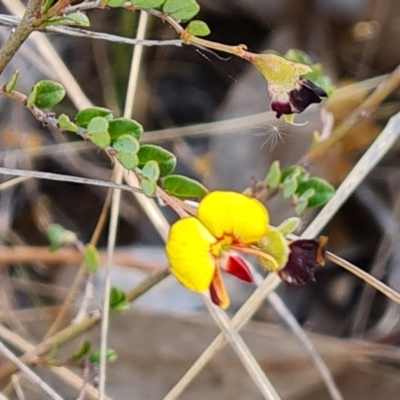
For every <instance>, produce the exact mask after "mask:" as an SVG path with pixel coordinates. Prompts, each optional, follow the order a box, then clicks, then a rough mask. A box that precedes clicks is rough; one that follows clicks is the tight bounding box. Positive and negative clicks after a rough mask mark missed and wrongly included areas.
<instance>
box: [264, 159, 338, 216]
mask: <svg viewBox="0 0 400 400" xmlns="http://www.w3.org/2000/svg"><path fill="white" fill-rule="evenodd" d="M265 182H266V184H267V186H268V188H269V189H272V190H281V191H282V195H283V197H284V198H285V199H291V200H292V203H293V204H294V206H295V211H296V213H297V214H299V215H300V214H303V213H304V212H305V211H306V210H307V209H309V208H316V207H321V206H323V205H324V204H326V203H327V202H328V201H329V200H330V199H331V197H332V196H333V195H334V193H335V189H334V187H333V186H332V185H331V184H330V183H328V182H327V181H325V180H324V179H322V178H316V177H310V174H309V173H308V172H307V171H306V170H305V169H304V168H303V167H300V166H298V165H292V166H290V167H288V168H286V169H285V170H283V171H282V170H281V168H280V164H279V161H274V162H273V163H272V164H271V166H270V169H269V171H268V174H267V177H266V178H265Z"/></svg>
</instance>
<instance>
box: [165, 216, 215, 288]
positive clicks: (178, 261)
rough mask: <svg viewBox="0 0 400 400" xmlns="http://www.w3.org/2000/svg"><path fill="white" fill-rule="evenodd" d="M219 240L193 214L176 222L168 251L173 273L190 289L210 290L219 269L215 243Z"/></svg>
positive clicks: (167, 247)
mask: <svg viewBox="0 0 400 400" xmlns="http://www.w3.org/2000/svg"><path fill="white" fill-rule="evenodd" d="M215 242H216V239H215V238H214V237H213V236H212V235H211V233H210V232H209V231H208V230H207V229H206V228H205V227H204V226H203V225H202V223H201V222H200V221H199V220H198V219H197V218H193V217H189V218H183V219H181V220H179V221H177V222H176V223H175V224H174V225H172V227H171V230H170V232H169V238H168V241H167V246H166V251H167V256H168V260H169V263H170V266H171V272H172V274H173V275H175V277H176V278H177V279H178V281H179V282H180V283H181V284H182V285H183V286H185V287H186V288H188V289H190V290H194V291H196V292H204V291H206V290H207V289H208V288H209V287H210V284H211V281H212V279H213V277H214V271H215V258H214V257H213V255H212V253H211V246H213V245H214V250H215V246H218V245H215Z"/></svg>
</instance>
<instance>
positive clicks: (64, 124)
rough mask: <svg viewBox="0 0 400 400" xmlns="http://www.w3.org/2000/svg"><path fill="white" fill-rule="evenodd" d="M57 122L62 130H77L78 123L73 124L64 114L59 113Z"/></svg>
mask: <svg viewBox="0 0 400 400" xmlns="http://www.w3.org/2000/svg"><path fill="white" fill-rule="evenodd" d="M58 123H59V125H60V129H61V130H63V131H69V132H75V133H76V132H78V129H79V128H78V125H75V124H74V123H73V122H72V121H71V120H70V119H69V117H68V115H66V114H61V115H60V116H59V117H58Z"/></svg>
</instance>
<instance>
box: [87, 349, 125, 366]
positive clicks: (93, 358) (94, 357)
mask: <svg viewBox="0 0 400 400" xmlns="http://www.w3.org/2000/svg"><path fill="white" fill-rule="evenodd" d="M117 358H118V355H117V352H116V351H115V350H114V349H107V350H106V361H107V362H113V361H115V360H116V359H117ZM89 362H90V364H95V365H98V364H100V352H99V351H94V352H93V353H92V354H91V355H90V357H89Z"/></svg>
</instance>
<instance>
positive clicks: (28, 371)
mask: <svg viewBox="0 0 400 400" xmlns="http://www.w3.org/2000/svg"><path fill="white" fill-rule="evenodd" d="M0 352H1V353H2V354H3V355H4V356H5V357H6V358H8V359H9V360H10V361H11V362H12V363H14V364H15V365H16V366H17V367H18V368H19V369H20V370H21V371H22V372H23V373H24V374H25V375H26V376H27V377H28V379H29V380H30V381H32V382H33V383H34V384H35V385H37V386H39V387H40V389H42V390H43V391H44V392H45V393H46V394H48V395H49V396H50V397H51V398H52V399H54V400H63V398H62V397H61V396H60V395H59V394H58V393H57V392H55V391H54V389H52V388H51V387H50V386H49V385H48V384H47V383H46V382H44V381H43V379H41V378H40V377H39V376H38V375H36V374H35V373H34V372H33V371H32V370H31V369H30V368H29V367H28V366H26V365H25V364H24V363H23V362H22V361H21V360H20V359H19V358H18V357H17V356H16V355H15V354H14V353H13V352H12V351H10V350H9V349H8V348H7V347H6V346H5V345H4V344H3V342H1V341H0Z"/></svg>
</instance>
